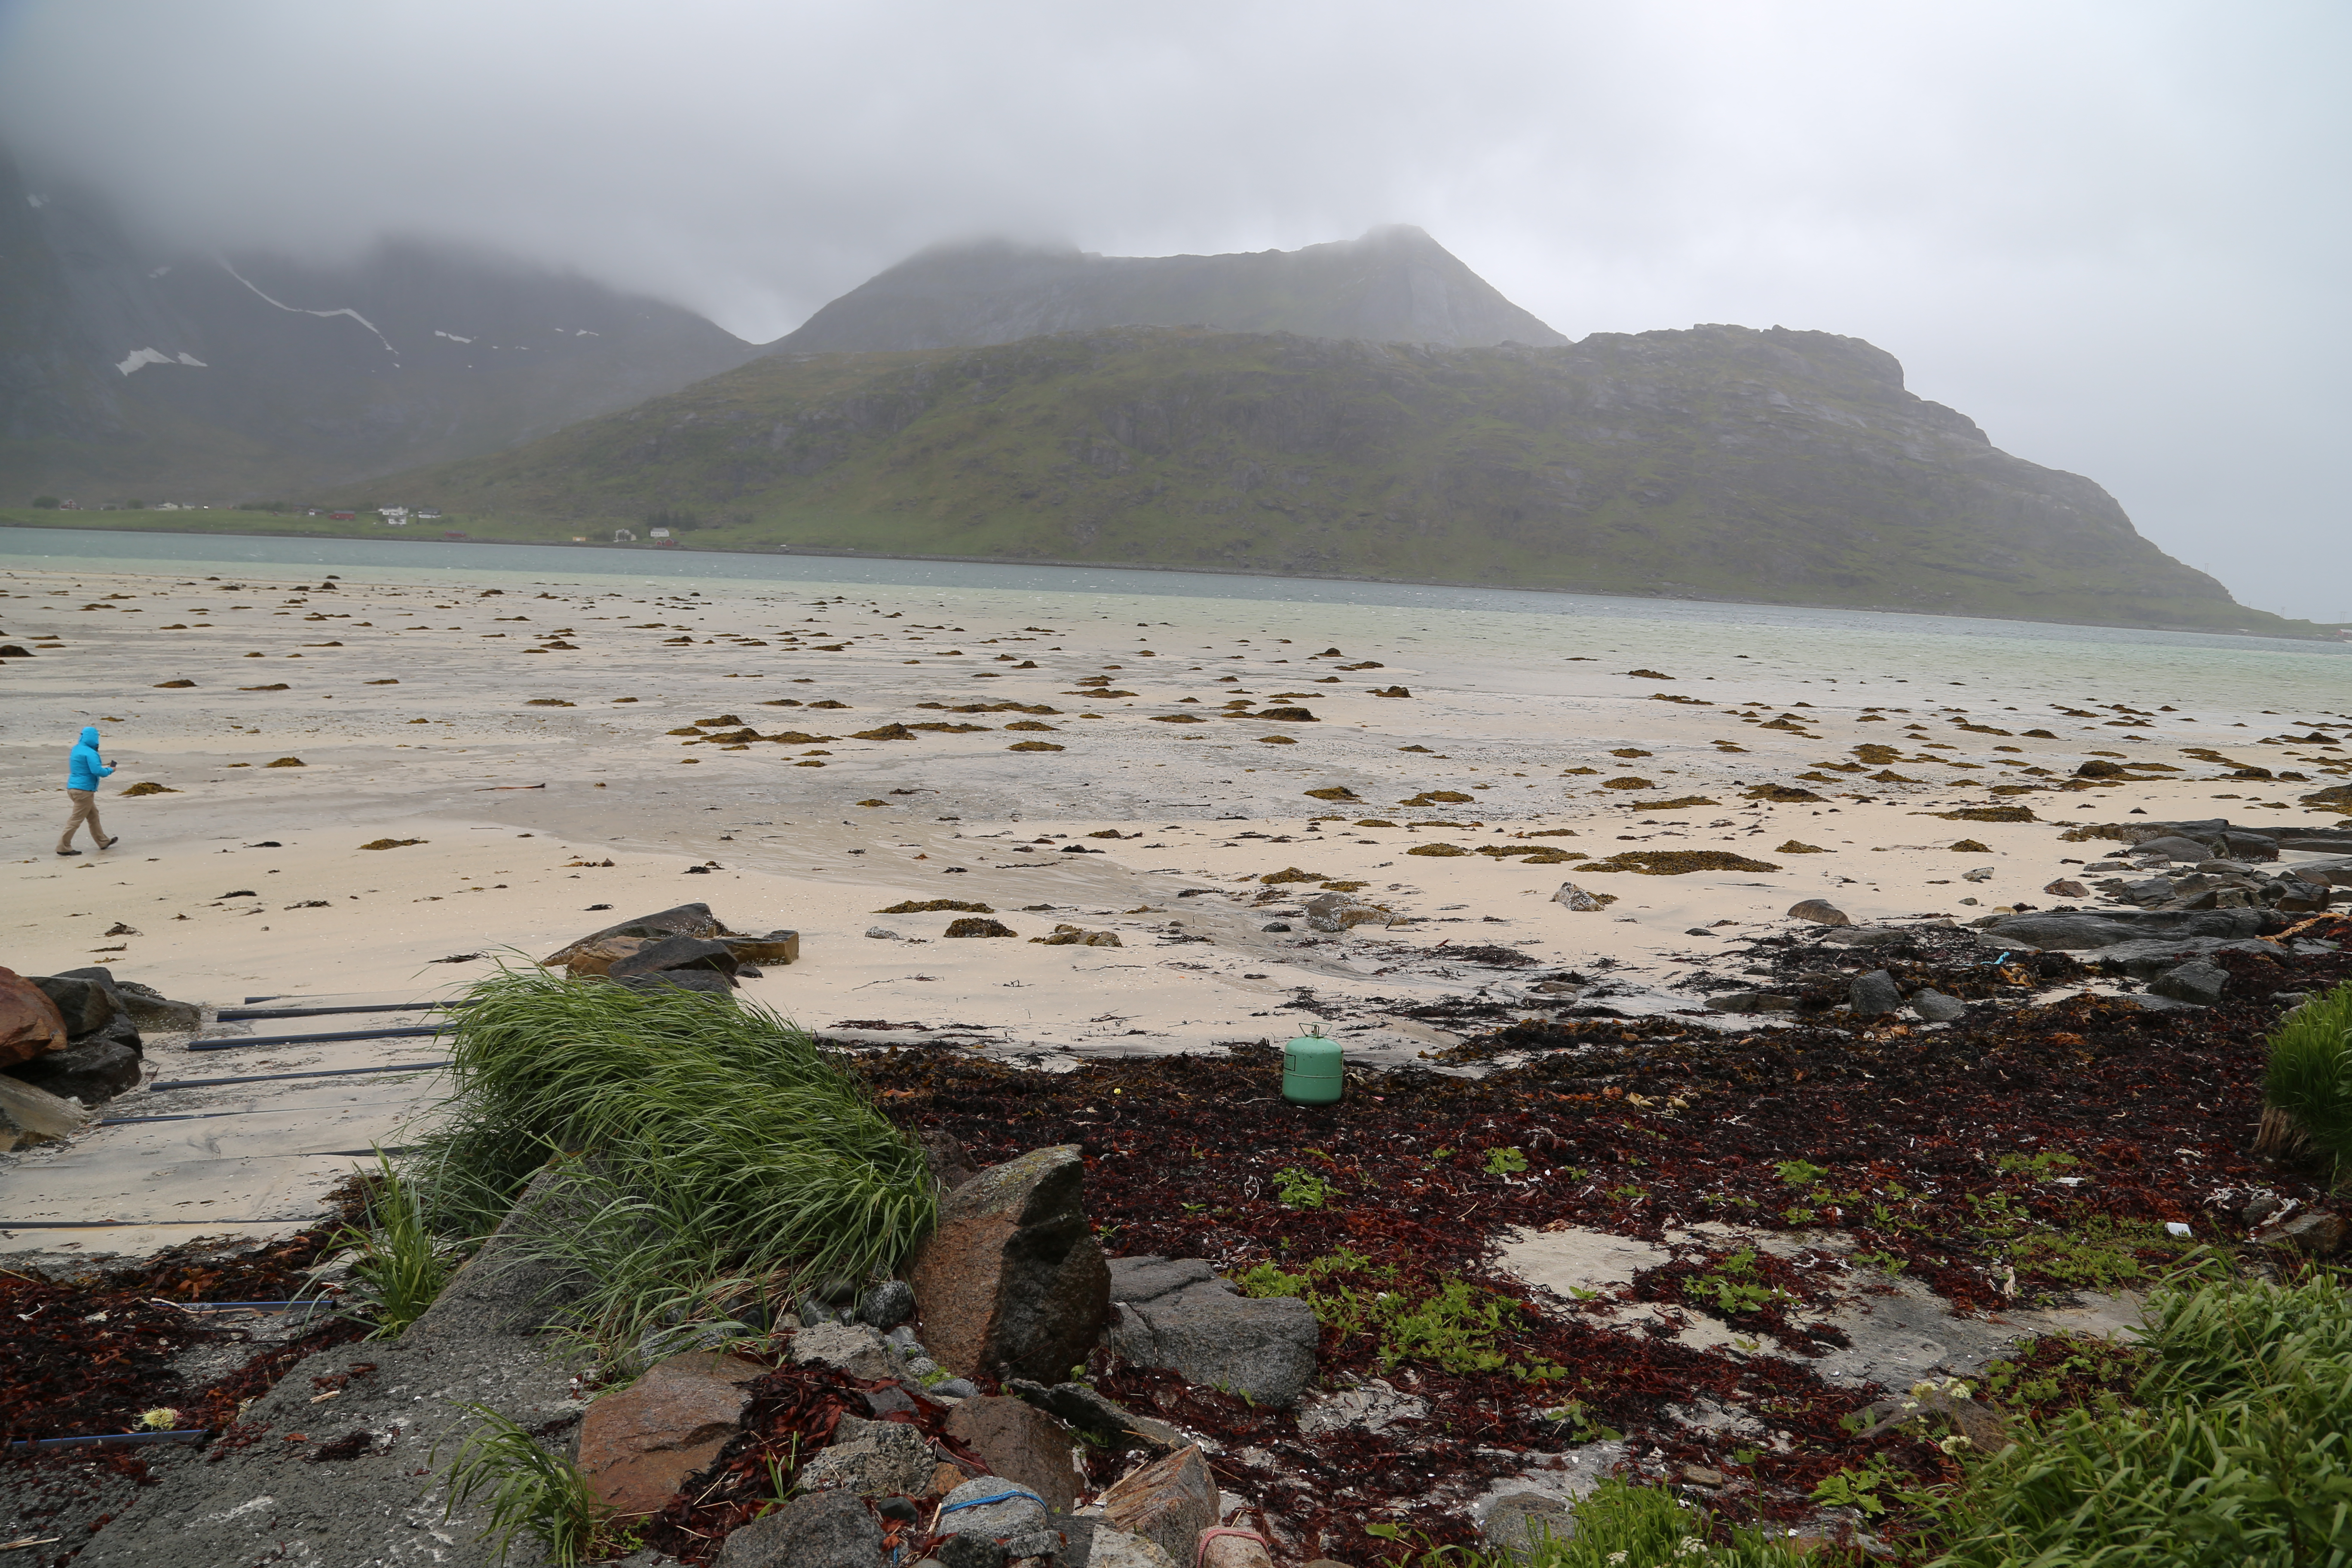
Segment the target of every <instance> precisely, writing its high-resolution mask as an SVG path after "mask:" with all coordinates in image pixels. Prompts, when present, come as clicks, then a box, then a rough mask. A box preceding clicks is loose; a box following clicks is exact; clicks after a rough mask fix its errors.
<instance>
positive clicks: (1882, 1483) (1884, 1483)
mask: <svg viewBox="0 0 2352 1568" xmlns="http://www.w3.org/2000/svg"><path fill="white" fill-rule="evenodd" d="M1894 1481H1895V1478H1894V1477H1893V1476H1891V1475H1889V1474H1888V1473H1887V1472H1886V1471H1885V1470H1882V1469H1879V1468H1876V1467H1875V1466H1865V1467H1864V1468H1861V1469H1859V1470H1855V1469H1844V1470H1840V1471H1839V1472H1838V1473H1837V1474H1835V1475H1833V1476H1831V1477H1829V1478H1828V1479H1825V1480H1823V1481H1822V1484H1821V1485H1819V1486H1817V1487H1815V1488H1814V1489H1813V1493H1812V1496H1813V1500H1814V1501H1815V1502H1817V1503H1822V1504H1824V1505H1826V1506H1827V1507H1830V1508H1858V1509H1860V1510H1862V1511H1863V1512H1864V1513H1866V1514H1868V1515H1870V1516H1871V1517H1872V1518H1874V1519H1875V1518H1877V1517H1878V1516H1879V1515H1880V1514H1883V1513H1885V1511H1886V1500H1885V1499H1884V1498H1882V1497H1880V1496H1879V1495H1878V1494H1879V1492H1880V1491H1881V1490H1882V1489H1885V1488H1889V1487H1892V1486H1893V1485H1894Z"/></svg>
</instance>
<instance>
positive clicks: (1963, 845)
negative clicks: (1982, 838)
mask: <svg viewBox="0 0 2352 1568" xmlns="http://www.w3.org/2000/svg"><path fill="white" fill-rule="evenodd" d="M1952 853H1953V854H1955V855H1990V854H1991V853H1992V846H1991V845H1990V844H1979V842H1977V841H1976V840H1975V839H1973V838H1963V839H1961V840H1960V841H1959V842H1958V843H1957V844H1955V845H1953V846H1952Z"/></svg>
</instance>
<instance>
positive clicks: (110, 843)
mask: <svg viewBox="0 0 2352 1568" xmlns="http://www.w3.org/2000/svg"><path fill="white" fill-rule="evenodd" d="M121 842H122V835H121V834H120V833H118V834H116V835H115V836H114V837H111V838H110V839H108V840H107V841H106V842H105V843H103V844H101V845H100V846H99V847H100V849H111V848H113V847H115V846H116V845H118V844H120V843H121Z"/></svg>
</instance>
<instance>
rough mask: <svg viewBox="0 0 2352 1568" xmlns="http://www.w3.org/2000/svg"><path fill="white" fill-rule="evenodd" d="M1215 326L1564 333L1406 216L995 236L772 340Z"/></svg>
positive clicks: (864, 291)
mask: <svg viewBox="0 0 2352 1568" xmlns="http://www.w3.org/2000/svg"><path fill="white" fill-rule="evenodd" d="M1126 326H1155V327H1176V326H1200V327H1209V328H1213V329H1215V330H1218V331H1243V332H1296V333H1297V334H1299V335H1300V336H1302V337H1312V338H1345V339H1359V340H1363V341H1367V342H1418V343H1435V344H1439V345H1442V346H1444V347H1448V348H1481V347H1489V346H1492V345H1493V344H1496V343H1500V342H1522V343H1527V344H1529V345H1531V346H1538V347H1556V346H1559V345H1561V344H1564V343H1566V342H1568V341H1569V340H1568V339H1567V338H1565V337H1563V336H1561V335H1560V334H1559V332H1556V331H1553V330H1552V329H1551V328H1550V327H1549V326H1546V325H1545V324H1544V323H1543V322H1542V321H1539V320H1538V319H1537V318H1536V317H1534V316H1532V315H1530V314H1529V313H1528V312H1527V311H1526V310H1521V309H1519V307H1518V306H1517V305H1514V304H1512V303H1511V301H1510V300H1507V299H1505V298H1504V297H1503V296H1502V294H1501V293H1500V292H1499V291H1497V290H1496V289H1495V287H1494V286H1493V285H1492V284H1490V283H1488V282H1487V281H1486V279H1483V278H1481V277H1479V276H1478V274H1477V273H1475V272H1474V271H1472V270H1471V269H1470V268H1469V267H1467V266H1466V265H1465V264H1464V263H1463V261H1462V259H1461V258H1459V257H1456V256H1455V255H1454V253H1453V252H1451V251H1449V250H1447V249H1446V248H1445V247H1444V246H1442V245H1440V244H1439V243H1438V242H1437V241H1436V240H1435V239H1434V238H1433V237H1431V236H1430V234H1429V233H1428V231H1427V230H1425V229H1422V228H1419V227H1416V226H1413V225H1412V224H1387V225H1382V226H1380V227H1377V228H1372V229H1370V230H1367V231H1366V232H1365V233H1364V234H1363V235H1362V236H1361V237H1359V238H1356V239H1342V240H1332V241H1329V242H1327V243H1325V244H1321V245H1310V246H1307V247H1302V248H1300V249H1297V250H1259V251H1244V252H1238V253H1234V254H1228V255H1221V256H1102V255H1098V254H1096V253H1094V252H1091V251H1083V250H1079V249H1077V248H1076V247H1073V246H1057V245H1044V244H1035V243H1023V242H1020V241H1016V240H1011V239H1003V238H983V239H971V240H961V241H954V242H950V243H946V244H941V245H935V246H931V247H927V248H925V249H923V250H920V251H918V252H916V253H915V254H914V255H913V256H910V257H908V258H907V259H906V260H904V261H901V262H899V263H898V264H897V265H896V266H893V267H889V268H885V269H884V270H882V271H881V272H878V273H877V274H876V275H875V276H874V277H872V278H870V279H867V280H866V282H864V283H862V284H860V285H858V286H857V287H856V288H855V289H851V290H850V291H849V292H848V293H846V294H844V295H843V296H841V298H839V299H837V300H834V301H833V302H832V303H831V304H828V305H826V306H825V307H824V309H823V310H819V311H817V312H816V314H814V316H811V317H810V318H809V319H808V321H806V322H805V323H804V324H803V326H802V327H801V328H800V330H799V331H795V332H793V333H792V334H791V335H789V336H787V337H784V338H782V339H779V340H778V341H777V342H775V343H773V344H772V345H770V346H771V348H772V351H773V352H776V353H890V352H898V351H904V350H909V349H941V348H978V347H982V346H984V345H987V344H992V343H1006V342H1018V341H1019V340H1021V339H1023V338H1030V337H1037V336H1040V335H1043V334H1045V333H1047V332H1066V331H1097V330H1099V329H1102V328H1105V327H1126Z"/></svg>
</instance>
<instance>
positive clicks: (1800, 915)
mask: <svg viewBox="0 0 2352 1568" xmlns="http://www.w3.org/2000/svg"><path fill="white" fill-rule="evenodd" d="M1789 918H1790V920H1792V921H1811V922H1812V923H1813V924H1815V925H1823V926H1850V925H1852V924H1853V916H1851V915H1849V914H1847V913H1846V912H1845V911H1844V910H1842V909H1839V908H1838V907H1837V906H1836V905H1835V904H1832V903H1831V902H1830V901H1829V900H1827V899H1805V900H1801V901H1799V902H1797V903H1794V904H1791V905H1790V906H1789Z"/></svg>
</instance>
